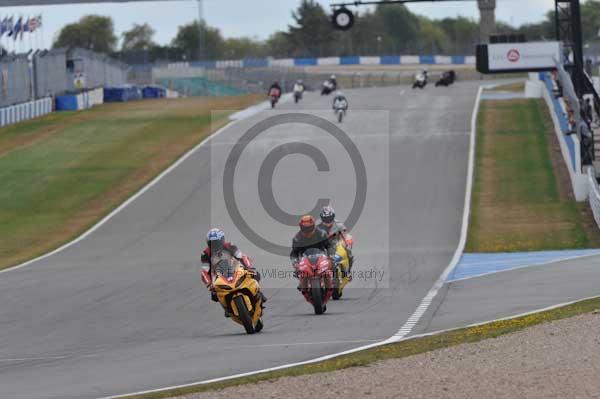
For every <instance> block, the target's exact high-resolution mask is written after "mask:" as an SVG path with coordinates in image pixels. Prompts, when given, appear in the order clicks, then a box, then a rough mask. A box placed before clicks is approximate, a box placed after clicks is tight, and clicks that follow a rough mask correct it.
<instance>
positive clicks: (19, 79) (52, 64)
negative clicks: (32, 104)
mask: <svg viewBox="0 0 600 399" xmlns="http://www.w3.org/2000/svg"><path fill="white" fill-rule="evenodd" d="M128 69H129V66H127V65H126V64H123V63H121V62H119V61H117V60H114V59H112V58H110V57H108V56H107V55H104V54H99V53H94V52H92V51H88V50H84V49H79V48H72V49H53V50H50V51H47V50H43V51H36V52H33V53H28V54H20V55H5V56H3V57H2V58H0V89H1V90H0V107H6V106H9V105H14V104H18V103H25V102H28V101H32V100H35V99H39V98H44V97H55V96H58V95H62V94H65V93H78V92H84V91H88V90H91V89H96V88H98V87H105V86H115V85H122V84H125V83H126V79H127V73H128Z"/></svg>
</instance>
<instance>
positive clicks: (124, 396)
mask: <svg viewBox="0 0 600 399" xmlns="http://www.w3.org/2000/svg"><path fill="white" fill-rule="evenodd" d="M598 298H600V295H595V296H590V297H585V298H581V299H576V300H573V301H568V302H562V303H559V304H556V305H551V306H547V307H544V308H539V309H534V310H530V311H527V312H523V313H518V314H516V315H512V316H506V317H501V318H499V319H492V320H487V321H482V322H478V323H473V324H468V325H466V326H462V327H452V328H446V329H443V330H436V331H432V332H428V333H423V334H416V335H411V336H410V337H403V338H398V339H393V337H392V338H389V339H387V340H385V341H381V342H377V343H374V344H370V345H365V346H362V347H360V348H355V349H350V350H347V351H344V352H340V353H337V354H331V355H327V356H322V357H319V358H317V359H312V360H306V361H303V362H297V363H292V364H287V365H283V366H277V367H271V368H268V369H264V370H260V371H250V372H247V373H240V374H235V375H232V376H229V377H220V378H213V379H211V380H205V381H200V382H193V383H189V384H182V385H173V386H170V387H166V388H159V389H152V390H147V391H140V392H135V393H129V394H122V395H115V396H105V397H101V398H99V399H120V398H126V397H128V396H135V395H145V394H150V393H157V392H164V391H170V390H174V389H181V388H189V387H192V386H196V385H198V386H199V385H206V384H211V383H214V382H222V381H226V380H231V379H236V378H242V377H249V376H252V375H256V374H263V373H268V372H270V371H277V370H282V369H286V368H292V367H296V366H302V365H306V364H311V363H317V362H320V361H324V360H329V359H332V358H336V357H339V356H343V355H348V354H351V353H354V352H360V351H363V350H366V349H371V348H375V347H378V346H383V345H387V344H392V343H399V342H404V341H412V340H415V339H418V338H424V337H430V336H433V335H438V334H443V333H447V332H451V331H458V330H464V329H467V328H472V327H478V326H482V325H485V324H490V323H494V322H498V321H505V320H512V319H518V318H519V317H524V316H529V315H532V314H536V313H542V312H546V311H549V310H554V309H558V308H561V307H564V306H569V305H573V304H575V303H578V302H582V301H589V300H591V299H598ZM556 321H558V320H556ZM532 327H533V326H532Z"/></svg>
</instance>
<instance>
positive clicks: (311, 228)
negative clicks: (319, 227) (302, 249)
mask: <svg viewBox="0 0 600 399" xmlns="http://www.w3.org/2000/svg"><path fill="white" fill-rule="evenodd" d="M298 226H300V231H301V232H302V234H304V235H305V236H307V237H310V236H311V235H313V233H314V232H315V229H316V226H315V218H313V217H312V216H310V215H304V216H302V217H301V218H300V223H298Z"/></svg>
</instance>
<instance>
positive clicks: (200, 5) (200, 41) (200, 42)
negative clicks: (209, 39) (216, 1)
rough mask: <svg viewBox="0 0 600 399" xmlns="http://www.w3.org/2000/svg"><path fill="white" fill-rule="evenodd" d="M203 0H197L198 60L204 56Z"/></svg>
mask: <svg viewBox="0 0 600 399" xmlns="http://www.w3.org/2000/svg"><path fill="white" fill-rule="evenodd" d="M204 40H205V39H204V0H198V61H202V60H203V58H204Z"/></svg>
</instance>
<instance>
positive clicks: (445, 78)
mask: <svg viewBox="0 0 600 399" xmlns="http://www.w3.org/2000/svg"><path fill="white" fill-rule="evenodd" d="M455 79H456V72H454V71H445V72H444V73H442V76H441V77H440V79H439V80H438V81H437V82H435V87H438V86H445V87H448V86H450V85H451V84H453V83H454V80H455Z"/></svg>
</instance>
